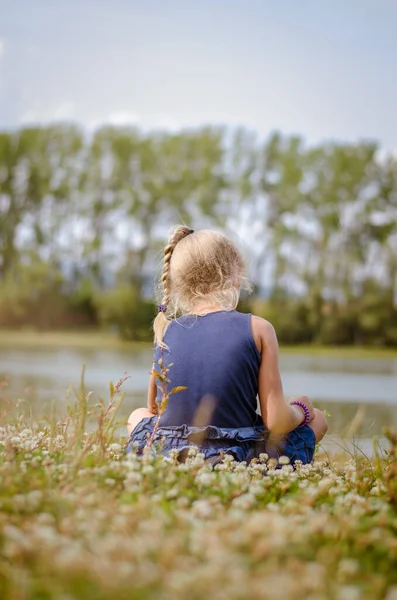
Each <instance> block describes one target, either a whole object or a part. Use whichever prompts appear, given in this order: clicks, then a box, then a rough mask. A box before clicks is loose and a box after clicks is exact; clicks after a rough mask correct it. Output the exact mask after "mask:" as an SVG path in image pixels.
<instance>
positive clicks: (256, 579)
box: [0, 382, 397, 600]
mask: <svg viewBox="0 0 397 600" xmlns="http://www.w3.org/2000/svg"><path fill="white" fill-rule="evenodd" d="M110 387H111V389H110V400H109V401H107V402H104V401H99V402H96V403H94V402H93V401H92V399H91V397H90V394H86V393H85V391H84V389H83V387H82V388H81V390H80V391H78V392H77V403H76V404H75V405H74V406H71V407H69V408H68V410H67V413H66V414H65V415H64V416H63V417H62V418H61V419H57V418H56V417H55V414H53V415H52V416H49V418H48V419H47V420H43V421H41V422H36V421H34V420H33V419H32V418H29V417H27V416H26V415H25V416H23V415H20V416H19V417H15V416H13V417H11V414H14V415H15V412H14V413H11V412H10V407H7V406H4V404H3V408H2V414H1V427H0V598H1V599H2V600H80V599H85V600H86V599H89V600H91V599H92V600H115V599H117V600H124V599H126V600H127V598H128V600H138V599H139V600H145V599H146V600H150V599H152V598H153V599H154V598H156V600H162V599H164V600H167V599H169V598H173V599H174V600H179V599H180V600H184V599H185V598H189V599H190V600H201V599H203V598H211V599H212V600H245V599H247V600H248V599H252V598H261V599H262V598H264V599H267V598H269V599H271V600H278V599H280V600H281V599H282V600H289V599H291V600H292V599H294V600H301V599H302V600H303V599H305V600H326V599H327V600H332V599H335V600H361V599H364V600H366V599H368V600H377V599H379V600H380V599H386V600H396V598H397V435H396V433H395V432H393V431H390V430H389V431H386V432H385V433H386V434H387V438H388V443H389V447H388V449H387V450H386V452H383V453H381V452H380V451H379V452H377V451H375V453H374V457H373V459H371V460H370V459H369V458H367V457H365V456H363V455H360V454H357V455H356V456H350V457H349V456H344V457H343V458H340V459H336V458H333V459H332V462H331V461H330V460H329V459H328V458H327V456H326V455H325V454H324V453H321V449H320V450H319V452H318V454H317V456H316V460H315V461H314V463H313V464H311V465H306V466H305V465H300V464H297V465H296V467H297V468H296V469H295V470H293V468H292V466H291V465H289V464H288V459H286V457H282V458H280V461H279V462H280V463H281V464H277V463H276V461H275V460H274V459H268V457H267V456H266V455H265V454H264V455H261V457H260V459H259V460H257V461H253V462H251V464H249V465H246V464H245V463H237V462H235V461H234V460H233V457H231V456H227V455H226V456H225V457H224V461H223V463H221V464H219V465H217V466H216V467H215V468H214V469H213V468H212V467H211V465H209V464H207V463H205V462H204V459H203V456H202V455H201V454H200V452H199V451H198V449H197V450H196V449H194V450H193V451H192V452H191V455H190V456H189V457H188V459H187V461H186V462H185V463H179V462H178V459H177V456H171V457H169V458H167V459H163V458H159V457H156V456H155V455H154V454H153V452H152V451H151V449H148V451H147V452H146V453H145V454H144V455H143V456H142V457H139V456H137V455H136V454H135V453H133V452H132V453H130V454H126V453H125V450H124V444H125V441H126V439H125V438H120V437H119V436H118V435H117V425H118V423H117V412H118V409H119V407H120V405H121V402H122V395H121V394H120V393H119V392H120V387H121V384H120V382H119V384H116V386H113V385H111V386H110ZM14 408H15V407H14Z"/></svg>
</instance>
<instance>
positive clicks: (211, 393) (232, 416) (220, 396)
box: [154, 310, 262, 428]
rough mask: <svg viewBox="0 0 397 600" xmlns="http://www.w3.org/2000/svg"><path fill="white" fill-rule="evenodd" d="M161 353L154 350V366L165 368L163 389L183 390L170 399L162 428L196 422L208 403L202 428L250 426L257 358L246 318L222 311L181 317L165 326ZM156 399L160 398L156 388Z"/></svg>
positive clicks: (253, 413) (255, 418)
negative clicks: (165, 377)
mask: <svg viewBox="0 0 397 600" xmlns="http://www.w3.org/2000/svg"><path fill="white" fill-rule="evenodd" d="M164 342H165V344H166V346H167V348H166V349H163V348H160V347H157V348H156V351H155V356H154V359H155V363H154V368H155V370H156V371H157V372H160V371H161V367H160V365H159V364H158V361H159V360H160V359H161V358H163V361H164V364H165V365H166V366H167V367H168V373H167V377H168V378H169V380H170V382H169V384H168V390H171V389H172V388H173V387H176V386H186V388H187V389H186V390H184V391H181V392H178V393H176V394H173V395H171V396H170V399H169V403H168V406H167V409H166V411H165V413H164V415H163V416H162V418H161V423H162V426H175V425H180V424H181V423H184V424H186V425H193V424H196V423H197V409H198V408H199V406H200V403H201V402H202V401H203V402H206V400H207V401H208V405H209V406H211V414H209V415H207V419H208V422H207V424H211V425H215V426H217V427H226V428H229V427H230V428H235V427H252V426H255V425H258V424H260V423H261V422H262V421H261V417H260V416H259V415H257V413H256V408H257V393H258V372H259V366H260V362H261V355H260V353H259V351H258V349H257V347H256V344H255V341H254V339H253V336H252V332H251V326H250V315H249V314H242V313H240V312H237V311H236V310H231V311H230V310H229V311H226V310H221V311H216V312H211V313H208V314H206V315H202V316H198V315H184V316H182V317H179V318H178V319H177V320H175V321H173V322H172V323H170V325H169V326H168V328H167V331H166V333H165V337H164ZM157 400H158V401H160V400H161V390H158V396H157Z"/></svg>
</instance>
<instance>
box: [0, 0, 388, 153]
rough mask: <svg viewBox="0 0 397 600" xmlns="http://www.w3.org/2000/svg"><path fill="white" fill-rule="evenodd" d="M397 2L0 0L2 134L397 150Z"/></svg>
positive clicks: (384, 0)
mask: <svg viewBox="0 0 397 600" xmlns="http://www.w3.org/2000/svg"><path fill="white" fill-rule="evenodd" d="M396 31H397V1H396V0H322V1H320V2H319V1H318V0H317V1H314V0H281V1H279V0H200V1H199V0H140V1H134V0H47V1H44V0H34V1H32V0H0V128H14V127H17V126H19V125H20V124H27V123H29V124H30V123H44V122H48V121H54V120H73V121H77V122H80V123H83V124H84V125H85V126H87V127H89V128H93V127H95V126H97V125H99V124H101V123H105V122H111V123H116V124H117V123H120V124H124V123H133V124H139V125H140V126H142V127H144V128H158V127H161V128H167V129H178V128H180V127H185V126H197V125H201V124H204V123H205V124H208V123H209V124H228V125H238V124H241V125H245V126H247V127H249V128H250V129H253V130H256V131H258V132H259V134H260V135H261V136H266V135H268V134H269V132H270V131H272V130H274V129H279V130H281V131H283V132H285V133H292V132H293V133H299V134H302V135H304V136H305V137H306V139H307V140H308V141H309V142H310V143H312V142H316V141H318V140H323V139H325V138H327V139H329V138H332V139H343V140H350V141H356V140H358V139H361V138H367V139H368V138H371V139H375V140H378V141H379V143H380V145H381V147H383V148H385V149H387V150H390V149H392V150H396V149H397V118H396V113H397V76H396V73H397V68H396V67H397V35H396Z"/></svg>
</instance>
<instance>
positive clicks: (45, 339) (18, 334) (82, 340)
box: [0, 329, 397, 359]
mask: <svg viewBox="0 0 397 600" xmlns="http://www.w3.org/2000/svg"><path fill="white" fill-rule="evenodd" d="M37 347H39V348H89V349H91V348H98V349H106V350H109V349H115V350H120V349H126V350H128V349H137V348H150V347H151V343H150V342H126V341H123V340H121V339H120V338H119V337H118V336H117V334H116V333H110V332H103V331H92V330H89V331H45V332H38V331H34V330H20V331H18V330H17V331H15V330H6V329H0V348H22V349H23V348H27V349H29V348H37ZM280 351H281V353H282V354H307V355H313V356H314V355H320V356H322V355H323V356H335V357H342V358H343V357H346V358H363V359H372V358H389V357H390V358H397V348H394V349H393V348H377V347H376V348H370V347H355V346H352V347H346V346H340V347H335V346H316V345H299V346H281V348H280Z"/></svg>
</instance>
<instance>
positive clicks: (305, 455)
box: [127, 416, 316, 465]
mask: <svg viewBox="0 0 397 600" xmlns="http://www.w3.org/2000/svg"><path fill="white" fill-rule="evenodd" d="M156 419H157V417H156V416H153V417H145V418H144V419H142V420H141V421H140V422H139V423H138V425H136V427H135V428H134V430H133V431H132V432H131V435H130V439H129V441H128V444H127V452H131V451H132V450H134V451H135V452H136V453H137V454H142V452H143V449H144V447H145V446H146V444H147V442H148V440H149V438H150V436H151V435H152V432H153V428H154V426H155V423H156ZM268 435H269V432H268V431H267V430H266V429H265V427H263V426H256V427H241V428H233V429H228V428H223V427H215V426H214V425H207V426H206V427H190V426H187V425H178V426H166V427H162V426H161V425H160V426H159V427H158V429H157V431H156V434H155V436H154V439H153V444H152V448H153V451H154V452H156V453H158V454H162V455H163V456H168V455H169V454H170V451H171V450H174V449H176V450H178V452H179V458H180V460H184V459H185V458H186V456H187V454H188V452H189V449H190V448H192V447H198V448H199V451H200V452H202V453H203V454H204V456H205V458H206V459H207V460H209V461H210V462H213V463H215V462H218V460H221V459H222V456H223V455H224V454H231V455H232V456H233V457H234V459H235V460H237V461H240V462H241V461H247V463H249V462H250V461H251V460H252V459H253V458H258V457H259V455H260V454H261V453H266V454H268V456H269V457H271V458H279V457H280V456H288V458H289V459H290V463H291V464H292V465H293V464H294V463H295V461H296V460H299V461H301V462H302V463H303V464H307V463H310V462H311V461H312V460H313V456H314V450H315V445H316V438H315V435H314V432H313V430H312V429H311V427H309V426H308V425H303V426H300V427H298V428H297V429H294V430H293V431H291V432H290V433H288V434H286V435H285V436H283V438H282V439H281V440H280V441H279V442H278V443H277V444H276V445H272V447H270V445H269V444H268V441H267V440H268Z"/></svg>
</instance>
